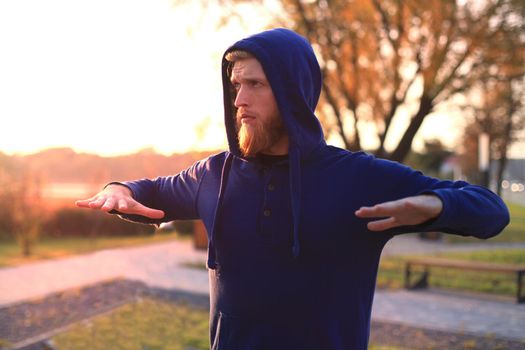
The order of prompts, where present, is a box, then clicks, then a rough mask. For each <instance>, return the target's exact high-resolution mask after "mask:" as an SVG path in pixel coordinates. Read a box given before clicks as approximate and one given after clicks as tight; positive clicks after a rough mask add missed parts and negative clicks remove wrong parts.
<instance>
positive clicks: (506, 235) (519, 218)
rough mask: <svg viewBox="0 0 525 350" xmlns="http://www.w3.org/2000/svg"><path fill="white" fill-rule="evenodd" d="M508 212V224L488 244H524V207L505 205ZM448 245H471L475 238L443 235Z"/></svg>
mask: <svg viewBox="0 0 525 350" xmlns="http://www.w3.org/2000/svg"><path fill="white" fill-rule="evenodd" d="M507 206H508V207H509V211H510V224H509V225H508V226H507V227H506V228H505V230H504V231H503V232H502V233H500V234H499V235H497V236H496V237H492V238H490V242H525V206H523V205H519V204H514V203H507ZM445 237H446V240H447V242H450V243H466V242H468V243H472V242H476V241H477V239H476V238H472V237H462V236H456V235H445Z"/></svg>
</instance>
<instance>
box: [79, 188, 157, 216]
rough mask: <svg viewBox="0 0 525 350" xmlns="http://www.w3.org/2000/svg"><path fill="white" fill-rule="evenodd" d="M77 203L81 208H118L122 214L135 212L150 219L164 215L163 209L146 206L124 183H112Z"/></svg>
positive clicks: (107, 210) (107, 209)
mask: <svg viewBox="0 0 525 350" xmlns="http://www.w3.org/2000/svg"><path fill="white" fill-rule="evenodd" d="M75 204H76V205H77V206H78V207H80V208H90V209H97V210H102V211H105V212H110V211H112V210H116V211H118V212H119V213H122V214H135V215H141V216H145V217H147V218H150V219H161V218H163V217H164V212H163V211H162V210H158V209H153V208H149V207H146V206H144V205H142V204H140V203H139V202H137V201H136V200H135V199H133V197H132V193H131V190H130V189H129V188H128V187H126V186H123V185H119V184H111V185H108V186H106V187H105V188H104V189H103V190H102V191H100V192H99V193H97V194H96V195H94V196H93V197H91V198H88V199H83V200H78V201H76V202H75Z"/></svg>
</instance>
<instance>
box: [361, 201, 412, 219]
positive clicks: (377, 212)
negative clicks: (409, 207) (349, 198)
mask: <svg viewBox="0 0 525 350" xmlns="http://www.w3.org/2000/svg"><path fill="white" fill-rule="evenodd" d="M402 208H403V203H402V201H401V200H398V201H391V202H385V203H380V204H376V205H374V206H373V207H361V208H359V210H357V211H356V212H355V215H356V216H358V217H360V218H373V217H380V216H382V217H387V216H392V215H393V214H395V213H397V212H398V211H399V210H400V209H402Z"/></svg>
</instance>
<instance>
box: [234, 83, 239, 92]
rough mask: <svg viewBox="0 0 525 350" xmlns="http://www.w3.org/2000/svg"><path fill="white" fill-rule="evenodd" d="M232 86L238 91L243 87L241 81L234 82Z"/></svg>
mask: <svg viewBox="0 0 525 350" xmlns="http://www.w3.org/2000/svg"><path fill="white" fill-rule="evenodd" d="M232 86H233V88H234V89H235V90H236V91H239V89H240V88H241V84H239V83H233V84H232Z"/></svg>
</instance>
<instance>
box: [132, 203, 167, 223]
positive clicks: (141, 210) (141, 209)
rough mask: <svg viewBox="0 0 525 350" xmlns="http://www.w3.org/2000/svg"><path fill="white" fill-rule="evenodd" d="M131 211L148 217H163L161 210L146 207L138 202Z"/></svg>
mask: <svg viewBox="0 0 525 350" xmlns="http://www.w3.org/2000/svg"><path fill="white" fill-rule="evenodd" d="M132 211H133V212H132V213H131V214H138V215H142V216H145V217H147V218H150V219H162V218H163V217H164V212H163V211H162V210H158V209H153V208H148V207H146V206H144V205H142V204H140V203H139V204H138V205H137V206H136V207H134V208H133V209H132Z"/></svg>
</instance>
